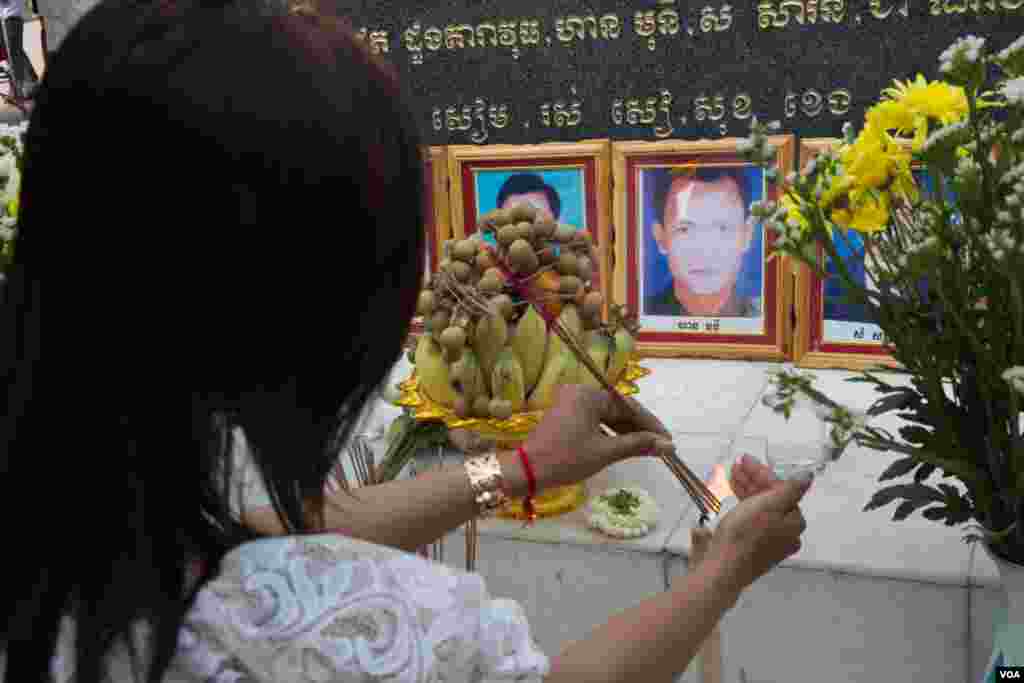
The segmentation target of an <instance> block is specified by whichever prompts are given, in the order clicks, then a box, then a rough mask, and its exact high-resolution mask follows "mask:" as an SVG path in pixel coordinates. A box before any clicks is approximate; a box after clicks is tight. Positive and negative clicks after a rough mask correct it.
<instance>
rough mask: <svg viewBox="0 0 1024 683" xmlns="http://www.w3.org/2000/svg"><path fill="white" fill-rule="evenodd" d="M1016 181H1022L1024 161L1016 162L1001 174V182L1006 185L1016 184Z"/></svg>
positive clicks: (1023, 179) (1023, 178) (1023, 177)
mask: <svg viewBox="0 0 1024 683" xmlns="http://www.w3.org/2000/svg"><path fill="white" fill-rule="evenodd" d="M1017 181H1024V162H1022V163H1019V164H1017V165H1016V166H1014V167H1013V168H1011V169H1010V170H1009V171H1007V172H1006V173H1004V174H1003V177H1002V182H1004V183H1006V184H1007V185H1010V184H1011V183H1012V184H1016V183H1017Z"/></svg>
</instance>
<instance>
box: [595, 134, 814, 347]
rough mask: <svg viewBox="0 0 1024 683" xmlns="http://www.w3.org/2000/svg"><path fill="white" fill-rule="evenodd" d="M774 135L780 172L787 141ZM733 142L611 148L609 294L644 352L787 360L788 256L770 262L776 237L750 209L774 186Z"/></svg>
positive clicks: (787, 161) (789, 160)
mask: <svg viewBox="0 0 1024 683" xmlns="http://www.w3.org/2000/svg"><path fill="white" fill-rule="evenodd" d="M770 140H771V143H772V144H773V145H775V146H776V147H777V148H778V150H779V154H778V161H777V163H778V164H779V170H780V174H782V175H784V174H785V173H787V172H788V171H789V170H790V168H791V167H792V165H793V159H794V141H793V137H792V136H789V135H779V136H773V137H771V138H770ZM737 142H738V140H736V139H726V140H717V141H702V142H677V141H665V142H622V143H615V144H614V145H613V146H612V157H613V166H614V173H615V212H614V216H615V234H616V238H615V255H614V261H615V286H614V298H616V300H621V301H624V302H625V303H626V306H627V307H628V309H629V311H630V312H631V313H635V314H636V315H637V316H638V320H639V323H640V333H639V338H638V340H637V349H638V351H639V353H640V354H641V355H644V356H663V357H683V356H689V357H708V358H734V359H750V360H782V359H784V358H786V357H787V353H788V337H789V333H788V327H787V324H786V318H785V315H784V312H785V311H786V310H787V300H788V296H789V290H788V289H787V287H786V279H787V278H786V264H785V259H784V257H783V256H782V255H781V254H780V255H779V256H778V257H776V258H773V259H769V256H770V255H771V252H772V246H771V245H772V243H773V242H774V240H773V239H772V236H771V235H770V234H769V235H766V234H765V231H764V229H763V226H762V225H761V223H760V222H759V221H756V220H755V219H754V218H753V217H752V216H751V213H750V204H751V202H754V201H759V200H765V199H771V198H773V197H774V193H775V187H774V185H772V184H770V183H768V181H767V179H766V178H765V173H764V169H761V168H758V167H757V166H755V165H753V164H751V163H748V162H746V161H744V160H743V159H742V158H741V157H740V156H739V154H738V153H737V152H736V144H737Z"/></svg>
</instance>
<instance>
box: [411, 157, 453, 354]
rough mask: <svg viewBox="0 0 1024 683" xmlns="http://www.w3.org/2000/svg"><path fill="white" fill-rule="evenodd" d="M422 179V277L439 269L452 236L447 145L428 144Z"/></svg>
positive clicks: (416, 322) (418, 324)
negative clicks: (423, 247) (443, 252)
mask: <svg viewBox="0 0 1024 683" xmlns="http://www.w3.org/2000/svg"><path fill="white" fill-rule="evenodd" d="M423 157H424V160H423V183H424V187H425V188H426V192H425V193H424V195H423V200H424V202H425V206H424V207H423V215H424V216H426V217H427V220H426V223H425V225H424V226H423V229H424V231H425V233H426V234H425V237H426V245H427V248H426V252H425V255H424V258H425V259H426V263H425V265H424V270H423V281H424V284H426V280H427V278H428V277H430V274H431V273H434V272H436V271H437V264H438V263H439V262H440V261H441V246H442V245H443V244H444V242H445V240H448V239H451V211H450V205H449V202H448V185H449V183H448V154H447V151H446V149H445V148H444V147H429V148H427V149H426V150H424V154H423ZM412 324H413V332H414V333H417V334H418V333H419V332H421V331H422V330H423V319H422V317H421V316H416V317H415V318H413V321H412Z"/></svg>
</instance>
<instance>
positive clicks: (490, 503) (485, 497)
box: [465, 452, 507, 517]
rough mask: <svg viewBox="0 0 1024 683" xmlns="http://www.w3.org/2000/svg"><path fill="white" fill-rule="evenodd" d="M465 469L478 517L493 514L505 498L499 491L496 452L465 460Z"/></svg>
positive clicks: (499, 467) (500, 483)
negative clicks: (478, 513)
mask: <svg viewBox="0 0 1024 683" xmlns="http://www.w3.org/2000/svg"><path fill="white" fill-rule="evenodd" d="M465 467H466V476H468V477H469V485H470V486H471V487H472V489H473V499H474V500H475V501H476V505H477V508H478V509H479V511H480V516H482V517H483V516H486V515H488V514H490V513H493V512H494V511H495V510H497V509H498V508H500V507H501V506H502V505H504V504H505V501H506V500H507V497H506V496H505V492H504V491H503V490H502V489H501V485H502V482H503V479H502V476H501V463H499V462H498V454H497V453H496V452H491V453H486V454H484V455H478V456H476V457H472V458H467V459H466V463H465Z"/></svg>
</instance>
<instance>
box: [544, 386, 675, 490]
mask: <svg viewBox="0 0 1024 683" xmlns="http://www.w3.org/2000/svg"><path fill="white" fill-rule="evenodd" d="M626 401H627V402H629V403H630V405H631V406H632V407H633V410H632V411H627V410H626V409H625V408H624V407H623V406H622V405H621V404H620V403H619V401H618V399H615V398H613V397H612V396H611V395H610V394H609V393H608V392H607V391H604V390H602V389H597V388H595V387H588V386H583V385H578V384H570V385H563V386H560V387H559V388H558V393H557V395H556V397H555V403H554V405H553V406H552V407H551V408H550V409H549V410H548V411H547V412H546V413H545V415H544V419H543V420H541V422H540V424H539V425H537V427H536V428H535V429H534V430H533V432H532V433H531V434H530V437H529V438H528V439H527V440H526V444H525V446H524V449H525V450H526V453H527V455H528V456H529V458H530V463H531V464H532V465H533V469H534V475H535V476H536V478H537V488H538V489H547V488H551V487H555V486H566V485H568V484H575V483H576V482H579V481H582V480H584V479H586V478H587V477H590V476H593V475H594V474H597V473H598V472H600V471H601V470H603V469H604V468H605V467H607V466H608V465H611V464H612V463H615V462H618V461H620V460H625V459H626V458H632V457H636V456H641V455H646V454H648V453H650V452H651V451H653V449H654V447H655V445H656V443H657V441H658V440H659V439H660V440H667V441H671V437H670V436H669V433H668V430H666V429H665V426H664V425H663V424H662V423H661V421H660V420H658V418H656V417H654V415H652V414H651V413H650V411H648V410H647V409H646V408H644V407H643V406H641V405H640V404H639V403H637V402H636V401H634V400H633V399H631V398H627V399H626ZM602 422H603V423H605V424H607V425H608V426H609V427H611V428H612V429H614V430H615V431H616V432H617V433H618V434H619V436H616V437H608V436H605V435H604V434H602V433H601V432H600V431H599V428H600V427H599V426H600V424H601V423H602Z"/></svg>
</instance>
